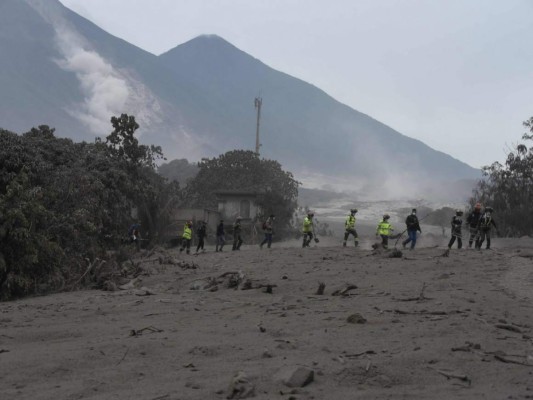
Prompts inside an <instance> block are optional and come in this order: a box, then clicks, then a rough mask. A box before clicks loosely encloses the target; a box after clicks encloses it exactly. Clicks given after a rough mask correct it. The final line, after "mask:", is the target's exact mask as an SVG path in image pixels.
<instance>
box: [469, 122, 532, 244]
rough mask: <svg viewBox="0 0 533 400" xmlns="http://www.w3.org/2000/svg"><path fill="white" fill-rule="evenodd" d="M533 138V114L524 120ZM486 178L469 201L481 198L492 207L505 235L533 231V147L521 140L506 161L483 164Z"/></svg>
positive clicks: (530, 232) (517, 234)
mask: <svg viewBox="0 0 533 400" xmlns="http://www.w3.org/2000/svg"><path fill="white" fill-rule="evenodd" d="M524 126H525V127H526V128H527V129H528V130H529V132H530V133H529V134H528V133H526V134H524V135H523V137H522V139H523V140H525V141H529V140H533V117H532V118H530V119H529V120H527V121H525V122H524ZM483 174H484V176H485V177H486V179H484V180H481V181H480V182H479V183H478V185H477V188H476V189H475V190H474V193H473V197H472V199H471V200H470V202H471V204H474V203H475V202H478V201H480V202H481V203H482V204H483V205H485V206H491V207H493V208H494V211H495V213H494V218H495V220H496V221H497V222H498V227H499V231H500V232H502V234H504V235H505V236H523V235H531V234H533V214H532V213H531V206H532V204H533V147H527V145H526V144H524V143H520V144H518V145H517V146H515V149H514V151H512V152H510V153H509V154H508V155H507V160H506V161H505V165H502V164H500V163H499V162H495V163H493V164H492V165H490V166H486V167H484V168H483Z"/></svg>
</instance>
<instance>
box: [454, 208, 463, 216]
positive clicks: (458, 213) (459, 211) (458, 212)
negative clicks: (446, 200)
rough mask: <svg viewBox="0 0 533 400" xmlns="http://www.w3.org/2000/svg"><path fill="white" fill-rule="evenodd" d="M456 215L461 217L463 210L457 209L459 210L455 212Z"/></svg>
mask: <svg viewBox="0 0 533 400" xmlns="http://www.w3.org/2000/svg"><path fill="white" fill-rule="evenodd" d="M455 214H456V215H458V216H461V215H463V210H459V209H457V210H455Z"/></svg>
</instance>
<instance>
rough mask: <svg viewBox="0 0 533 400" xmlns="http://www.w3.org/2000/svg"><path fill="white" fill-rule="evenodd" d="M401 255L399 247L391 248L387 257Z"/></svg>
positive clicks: (399, 256) (398, 256) (400, 256)
mask: <svg viewBox="0 0 533 400" xmlns="http://www.w3.org/2000/svg"><path fill="white" fill-rule="evenodd" d="M402 256H403V253H402V251H401V250H399V249H394V250H392V251H391V252H390V254H389V255H388V257H389V258H402Z"/></svg>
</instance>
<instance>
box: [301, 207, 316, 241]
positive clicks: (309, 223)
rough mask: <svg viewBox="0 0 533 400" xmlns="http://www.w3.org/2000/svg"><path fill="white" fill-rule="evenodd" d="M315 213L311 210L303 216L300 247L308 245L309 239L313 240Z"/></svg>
mask: <svg viewBox="0 0 533 400" xmlns="http://www.w3.org/2000/svg"><path fill="white" fill-rule="evenodd" d="M314 216H315V214H313V213H312V212H311V211H309V212H308V213H307V216H306V217H305V218H304V226H303V230H302V231H303V234H304V241H303V243H302V247H309V244H310V243H311V240H313V231H314V229H313V217H314Z"/></svg>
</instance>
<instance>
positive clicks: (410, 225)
mask: <svg viewBox="0 0 533 400" xmlns="http://www.w3.org/2000/svg"><path fill="white" fill-rule="evenodd" d="M405 225H406V226H407V236H408V237H407V239H405V240H404V241H403V242H402V246H403V248H404V249H405V246H407V243H409V242H411V250H413V249H414V248H415V246H416V232H420V233H422V229H420V223H419V222H418V217H417V216H416V208H413V210H412V211H411V214H410V215H408V216H407V218H406V219H405Z"/></svg>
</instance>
